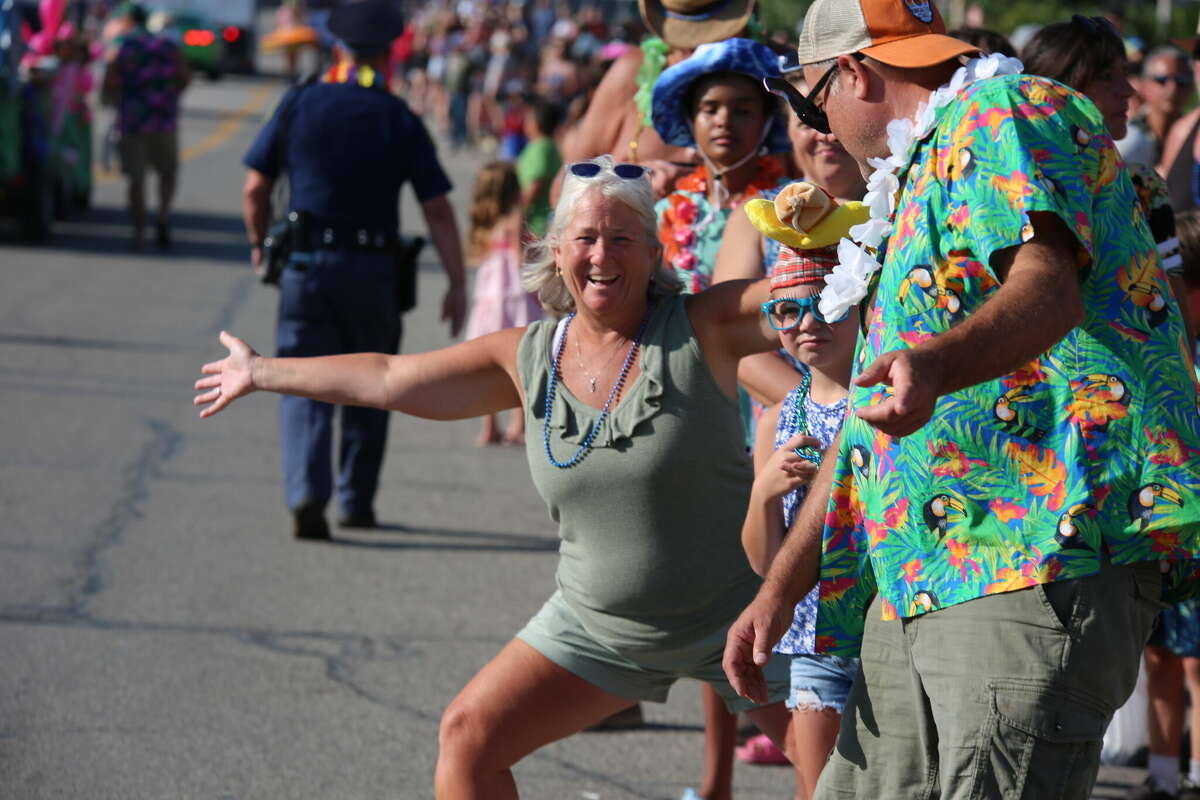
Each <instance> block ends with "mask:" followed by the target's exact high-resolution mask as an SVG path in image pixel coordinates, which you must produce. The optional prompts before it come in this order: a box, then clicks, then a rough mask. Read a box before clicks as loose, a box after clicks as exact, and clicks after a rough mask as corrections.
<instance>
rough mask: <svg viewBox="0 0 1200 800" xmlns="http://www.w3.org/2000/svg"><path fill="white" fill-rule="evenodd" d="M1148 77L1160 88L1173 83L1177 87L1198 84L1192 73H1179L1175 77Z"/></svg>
mask: <svg viewBox="0 0 1200 800" xmlns="http://www.w3.org/2000/svg"><path fill="white" fill-rule="evenodd" d="M1146 77H1147V78H1149V79H1150V80H1152V81H1154V82H1155V83H1157V84H1158V85H1159V86H1166V85H1167V84H1168V83H1170V82H1172V81H1174V82H1175V85H1176V86H1191V85H1192V84H1194V83H1195V82H1196V80H1195V79H1194V78H1193V77H1192V74H1191V73H1190V72H1178V73H1175V74H1173V75H1147V76H1146Z"/></svg>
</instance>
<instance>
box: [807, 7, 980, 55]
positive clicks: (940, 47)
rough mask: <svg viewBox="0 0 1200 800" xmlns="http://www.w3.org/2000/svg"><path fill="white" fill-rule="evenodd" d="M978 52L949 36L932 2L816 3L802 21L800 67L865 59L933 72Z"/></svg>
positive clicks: (971, 46)
mask: <svg viewBox="0 0 1200 800" xmlns="http://www.w3.org/2000/svg"><path fill="white" fill-rule="evenodd" d="M978 52H979V48H978V47H975V46H973V45H970V44H967V43H966V42H964V41H961V40H959V39H955V38H953V37H951V36H947V35H946V24H945V23H944V22H942V15H941V14H939V13H938V10H937V7H936V6H935V5H934V4H933V2H932V0H816V2H815V3H813V4H812V6H810V7H809V9H808V13H807V14H806V15H805V16H804V27H803V29H801V31H800V46H799V47H798V48H797V50H796V53H797V55H798V56H799V59H800V63H801V64H815V63H816V62H818V61H827V60H829V59H831V58H836V57H838V56H840V55H844V54H847V53H862V54H863V55H866V56H870V57H871V58H873V59H875V60H876V61H881V62H883V63H884V64H890V65H891V66H893V67H904V68H917V67H932V66H933V65H934V64H941V63H942V62H944V61H949V60H950V59H953V58H957V57H959V56H962V55H974V54H976V53H978Z"/></svg>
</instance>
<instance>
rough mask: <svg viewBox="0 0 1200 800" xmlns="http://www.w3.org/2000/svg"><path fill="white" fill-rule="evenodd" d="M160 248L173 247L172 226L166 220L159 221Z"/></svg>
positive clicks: (158, 237)
mask: <svg viewBox="0 0 1200 800" xmlns="http://www.w3.org/2000/svg"><path fill="white" fill-rule="evenodd" d="M156 241H157V242H158V249H159V250H170V249H171V226H170V225H168V224H167V223H165V222H160V223H158V234H157V239H156Z"/></svg>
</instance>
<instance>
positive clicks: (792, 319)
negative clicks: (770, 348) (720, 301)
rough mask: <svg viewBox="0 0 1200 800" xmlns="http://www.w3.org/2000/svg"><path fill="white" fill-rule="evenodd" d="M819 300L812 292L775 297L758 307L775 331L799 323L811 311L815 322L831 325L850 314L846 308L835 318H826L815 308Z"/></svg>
mask: <svg viewBox="0 0 1200 800" xmlns="http://www.w3.org/2000/svg"><path fill="white" fill-rule="evenodd" d="M819 302H821V295H819V294H814V295H813V296H812V297H776V298H775V299H774V300H768V301H767V302H765V303H763V304H762V305H761V306H759V307H760V308H761V309H762V312H763V314H764V315H766V317H767V322H768V323H770V325H771V327H772V328H774V329H775V330H777V331H790V330H791V329H792V328H794V327H796V326H797V325H799V324H800V320H802V319H804V315H805V314H806V313H811V314H812V315H813V319H815V320H816V321H817V322H824V323H825V324H826V325H833V324H834V323H836V322H841V321H842V320H844V319H845V318H846V317H848V316H850V309H849V308H847V309H846V310H845V311H843V312H842V313H841V314H839V315H838V317H837V319H826V317H825V315H824V314H822V313H821V309H819V308H817V303H819Z"/></svg>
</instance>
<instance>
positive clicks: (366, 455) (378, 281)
mask: <svg viewBox="0 0 1200 800" xmlns="http://www.w3.org/2000/svg"><path fill="white" fill-rule="evenodd" d="M280 290H281V291H280V298H279V325H278V328H277V331H276V340H277V344H278V349H277V350H276V354H277V355H279V356H289V357H290V356H327V355H337V354H339V353H359V352H374V353H396V352H397V351H398V348H399V346H400V331H401V322H400V314H399V313H398V312H397V310H396V292H395V273H394V269H393V265H392V257H391V256H390V255H387V254H383V253H374V252H362V251H352V250H319V251H316V252H312V253H296V254H294V255H293V256H292V260H291V262H289V264H288V267H287V268H286V269H285V270H284V271H283V274H282V276H281V277H280ZM333 411H334V406H333V405H332V404H330V403H320V402H317V401H315V400H308V399H305V398H302V397H288V396H285V397H283V398H281V400H280V403H279V428H280V441H281V443H282V446H283V481H284V495H285V498H286V501H287V505H288V508H291V509H295V508H296V507H298V506H300V505H302V504H307V503H317V504H320V505H324V504H325V503H326V502H327V501H328V500H329V497H330V495H331V493H332V488H333V467H332V463H331V449H332V438H333ZM340 416H341V432H340V434H341V436H340V446H339V458H338V503H339V505H340V506H341V509H342V512H343V513H345V514H355V513H365V512H367V511H370V510H373V502H374V499H375V490H376V488H377V487H378V484H379V470H380V467H382V465H383V451H384V444H385V442H386V440H387V425H388V413H387V412H386V411H379V410H377V409H369V408H358V407H353V406H342V407H341V414H340Z"/></svg>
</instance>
